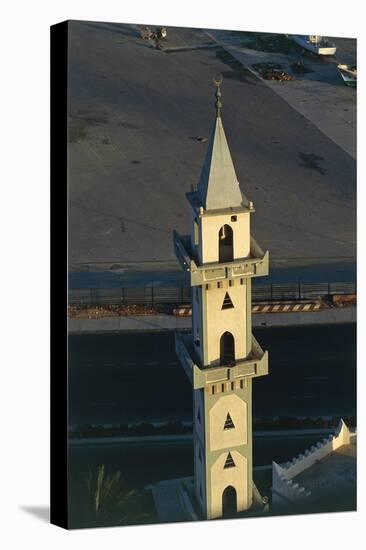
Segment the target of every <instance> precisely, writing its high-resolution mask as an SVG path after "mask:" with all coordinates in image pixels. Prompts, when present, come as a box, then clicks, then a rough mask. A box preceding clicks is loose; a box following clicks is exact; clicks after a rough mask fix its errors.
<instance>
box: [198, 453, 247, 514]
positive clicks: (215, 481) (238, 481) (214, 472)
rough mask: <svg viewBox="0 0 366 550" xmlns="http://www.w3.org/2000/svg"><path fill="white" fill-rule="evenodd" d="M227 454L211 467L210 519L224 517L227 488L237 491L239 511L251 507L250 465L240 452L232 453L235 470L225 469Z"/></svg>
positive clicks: (221, 456)
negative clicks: (224, 500) (223, 505)
mask: <svg viewBox="0 0 366 550" xmlns="http://www.w3.org/2000/svg"><path fill="white" fill-rule="evenodd" d="M227 454H228V453H227V452H224V453H222V454H220V456H219V457H218V458H217V460H216V461H215V462H214V464H213V465H212V467H211V470H210V472H209V476H210V489H211V495H210V496H211V498H210V507H209V510H208V517H209V519H214V518H219V517H221V516H222V495H223V492H224V491H225V489H226V487H228V486H229V485H231V486H233V487H234V489H235V490H236V499H237V511H238V512H241V511H243V510H246V509H247V508H249V506H250V505H251V500H250V496H249V495H250V491H248V463H247V459H246V458H245V457H244V456H243V455H242V454H241V453H239V451H236V450H235V451H234V450H233V451H231V456H232V458H233V460H234V462H235V468H227V469H225V468H224V465H225V461H226V458H227Z"/></svg>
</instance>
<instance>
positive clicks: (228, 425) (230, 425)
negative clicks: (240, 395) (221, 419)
mask: <svg viewBox="0 0 366 550" xmlns="http://www.w3.org/2000/svg"><path fill="white" fill-rule="evenodd" d="M232 428H235V425H234V422H233V421H232V418H231V416H230V413H227V417H226V420H225V424H224V430H231V429H232Z"/></svg>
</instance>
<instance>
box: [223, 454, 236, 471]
mask: <svg viewBox="0 0 366 550" xmlns="http://www.w3.org/2000/svg"><path fill="white" fill-rule="evenodd" d="M234 467H235V462H234V460H233V457H232V456H231V453H229V454H228V455H227V458H226V461H225V466H224V468H234Z"/></svg>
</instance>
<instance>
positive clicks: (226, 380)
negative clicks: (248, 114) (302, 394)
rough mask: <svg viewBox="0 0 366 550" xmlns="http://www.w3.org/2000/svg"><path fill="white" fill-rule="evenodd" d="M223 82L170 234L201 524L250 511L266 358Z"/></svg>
mask: <svg viewBox="0 0 366 550" xmlns="http://www.w3.org/2000/svg"><path fill="white" fill-rule="evenodd" d="M221 81H222V77H220V78H217V79H216V80H215V84H216V103H215V107H216V118H215V124H214V128H213V132H212V135H211V138H210V141H209V144H208V149H207V153H206V157H205V161H204V165H203V168H202V172H201V176H200V179H199V183H198V186H197V190H194V191H192V192H190V193H187V194H186V196H187V199H188V201H189V203H190V206H191V214H192V224H191V234H190V235H185V236H180V235H178V234H177V233H176V232H174V245H175V251H176V255H177V258H178V260H179V261H180V263H181V265H182V267H183V269H184V270H185V271H187V272H189V274H190V283H191V286H192V331H191V332H190V333H186V332H181V333H180V332H177V333H176V353H177V355H178V357H179V359H180V362H181V364H182V366H183V368H184V370H185V372H186V373H187V375H188V377H189V379H190V381H191V383H192V386H193V403H194V413H193V414H194V418H193V426H194V478H195V493H196V499H197V502H198V505H199V508H200V509H201V514H202V517H204V518H207V519H213V518H218V517H221V516H226V515H232V514H235V513H236V512H241V511H245V510H248V509H249V508H250V507H251V505H252V498H253V458H252V455H253V451H252V448H253V446H252V379H253V378H255V377H257V376H262V375H265V374H268V354H267V352H264V351H263V350H262V349H261V347H260V345H259V344H258V342H257V341H256V339H255V338H254V336H253V335H252V323H251V317H252V313H251V307H252V300H251V280H252V277H257V276H261V275H267V274H268V252H266V253H265V254H264V252H263V251H262V250H261V248H260V247H259V246H258V244H257V243H256V242H255V240H254V239H253V237H251V235H250V216H251V214H252V213H253V212H254V208H253V203H252V202H250V201H248V200H247V199H246V198H245V196H244V195H243V193H242V192H241V190H240V187H239V183H238V180H237V177H236V173H235V169H234V165H233V162H232V159H231V155H230V151H229V147H228V144H227V140H226V136H225V132H224V127H223V124H222V120H221V91H220V84H221Z"/></svg>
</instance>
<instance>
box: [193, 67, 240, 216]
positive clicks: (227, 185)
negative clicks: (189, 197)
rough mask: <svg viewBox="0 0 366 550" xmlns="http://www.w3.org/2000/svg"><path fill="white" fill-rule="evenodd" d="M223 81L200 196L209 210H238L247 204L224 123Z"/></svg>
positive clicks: (200, 182) (218, 85) (198, 190)
mask: <svg viewBox="0 0 366 550" xmlns="http://www.w3.org/2000/svg"><path fill="white" fill-rule="evenodd" d="M221 81H222V77H221V79H220V80H215V84H216V103H215V106H216V120H215V124H214V127H213V131H212V134H211V138H210V141H209V143H208V148H207V152H206V157H205V162H204V164H203V167H202V171H201V176H200V179H199V183H198V187H197V193H198V196H199V198H200V200H201V202H202V206H203V207H204V208H205V209H206V210H216V209H221V208H235V207H238V206H242V204H243V202H244V204H245V203H247V202H248V201H247V199H246V198H245V197H244V196H243V194H242V192H241V190H240V187H239V182H238V179H237V177H236V173H235V168H234V165H233V161H232V158H231V154H230V150H229V146H228V144H227V140H226V136H225V131H224V127H223V124H222V120H221V102H220V98H221V91H220V84H221Z"/></svg>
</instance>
